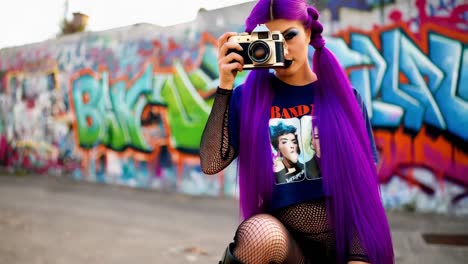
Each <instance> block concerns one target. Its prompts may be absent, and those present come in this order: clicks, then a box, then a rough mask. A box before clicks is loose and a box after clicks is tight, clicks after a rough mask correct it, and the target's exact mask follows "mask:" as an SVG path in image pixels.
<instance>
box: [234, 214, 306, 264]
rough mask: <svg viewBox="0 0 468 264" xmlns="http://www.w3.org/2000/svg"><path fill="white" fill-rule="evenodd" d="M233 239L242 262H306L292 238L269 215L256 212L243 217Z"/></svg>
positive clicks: (250, 263) (247, 263) (256, 263)
mask: <svg viewBox="0 0 468 264" xmlns="http://www.w3.org/2000/svg"><path fill="white" fill-rule="evenodd" d="M234 240H235V241H234V242H235V244H236V247H235V248H234V252H233V254H234V256H236V258H237V259H239V260H240V261H241V262H242V263H245V264H262V263H263V264H270V263H275V264H276V263H277V264H280V263H288V264H289V263H290V264H302V263H305V262H304V257H303V256H302V253H301V250H300V248H299V247H298V245H297V244H296V242H295V241H294V239H293V238H292V237H291V235H290V234H289V232H288V231H287V230H286V228H285V227H284V226H283V224H281V222H280V221H278V220H277V219H276V218H274V217H273V216H271V215H267V214H259V215H255V216H253V217H251V218H249V219H247V220H246V221H244V222H243V223H242V224H241V225H240V226H239V228H238V229H237V233H236V236H235V238H234Z"/></svg>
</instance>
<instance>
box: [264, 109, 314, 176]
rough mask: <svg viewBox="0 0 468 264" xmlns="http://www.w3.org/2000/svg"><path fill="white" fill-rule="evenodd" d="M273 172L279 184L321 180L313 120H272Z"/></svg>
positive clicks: (305, 117)
mask: <svg viewBox="0 0 468 264" xmlns="http://www.w3.org/2000/svg"><path fill="white" fill-rule="evenodd" d="M269 128H270V142H271V148H272V154H273V157H272V158H273V172H274V173H275V176H276V183H277V184H286V183H293V182H300V181H303V180H313V179H316V178H318V177H319V175H320V174H319V171H318V168H317V164H316V161H315V160H314V157H315V156H316V155H315V154H316V152H315V149H314V144H313V140H312V139H313V137H312V117H311V116H303V117H301V118H300V119H299V118H289V119H281V118H274V119H270V123H269Z"/></svg>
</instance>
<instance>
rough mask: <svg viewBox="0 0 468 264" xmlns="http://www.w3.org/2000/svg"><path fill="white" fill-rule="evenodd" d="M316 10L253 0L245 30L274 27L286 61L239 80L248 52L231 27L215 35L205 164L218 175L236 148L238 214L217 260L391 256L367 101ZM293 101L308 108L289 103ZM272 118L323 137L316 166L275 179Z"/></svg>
mask: <svg viewBox="0 0 468 264" xmlns="http://www.w3.org/2000/svg"><path fill="white" fill-rule="evenodd" d="M318 17H319V14H318V12H317V10H315V9H314V8H313V7H311V6H307V4H306V2H305V1H304V0H275V1H273V0H260V1H258V2H257V4H256V5H255V6H254V8H253V10H252V12H251V13H250V15H249V16H248V18H247V20H246V30H245V31H246V32H252V30H253V29H254V28H255V27H256V26H257V25H258V24H266V26H267V27H268V28H269V29H270V30H271V31H276V30H277V31H280V32H281V33H282V34H283V36H284V38H285V40H286V44H287V45H286V46H287V51H286V52H285V59H286V67H284V68H275V70H274V73H271V72H270V70H269V69H262V70H253V71H251V72H250V73H249V75H248V77H247V79H246V81H245V83H244V84H242V85H240V86H239V87H237V88H236V89H233V88H234V87H233V84H234V80H235V77H236V73H237V72H238V71H241V70H242V66H243V63H244V61H243V58H242V56H240V55H239V54H238V53H235V52H228V51H229V50H232V49H237V50H241V49H242V47H241V46H240V45H239V44H238V43H236V42H232V41H228V39H229V37H230V36H233V35H235V34H236V33H226V34H224V35H223V36H221V37H220V38H219V39H218V45H219V46H218V48H219V53H218V56H219V59H218V66H219V71H220V84H219V87H218V90H217V94H216V98H215V102H214V104H213V109H212V112H211V114H210V117H209V119H208V122H207V124H206V127H205V131H204V133H203V137H202V142H201V154H200V156H201V167H202V170H203V171H204V172H205V173H207V174H214V173H217V172H219V171H221V170H222V169H224V168H225V167H226V166H228V165H229V164H230V163H231V161H232V160H233V159H234V158H236V157H238V174H239V188H240V189H239V190H240V194H239V200H240V209H241V213H242V217H243V219H244V221H243V222H242V223H241V224H240V225H239V227H238V229H237V231H236V234H235V237H234V242H233V243H231V244H230V245H229V246H228V248H227V249H226V252H225V255H224V256H223V259H222V261H221V262H220V263H246V264H250V263H294V264H297V263H353V264H355V263H376V264H382V263H383V264H386V263H394V256H393V248H392V242H391V236H390V230H389V226H388V222H387V219H386V215H385V211H384V208H383V206H382V203H381V199H380V196H379V190H378V178H377V171H376V166H375V163H374V162H375V156H376V155H375V145H374V142H373V137H372V132H371V129H370V125H369V120H368V118H367V114H366V109H365V106H364V104H363V103H362V99H361V98H360V96H359V94H357V92H356V91H354V90H353V89H352V88H351V85H350V83H349V81H348V79H347V77H346V75H345V73H344V72H343V69H342V68H341V66H340V64H339V63H338V61H337V60H336V58H335V57H334V55H333V54H332V53H331V52H330V51H329V50H328V49H327V48H326V47H325V41H324V39H323V38H322V35H321V33H322V30H323V28H322V25H321V24H320V22H319V21H318ZM309 45H312V46H313V47H314V48H315V53H314V57H313V70H312V69H311V67H310V65H309V61H308V47H309ZM311 106H313V107H311ZM298 107H302V109H308V111H292V110H293V109H298ZM311 116H312V117H313V118H311ZM277 118H280V119H284V120H285V121H288V122H295V123H296V124H298V125H297V126H296V127H307V126H308V127H307V128H308V130H309V131H314V135H313V138H314V144H315V145H316V144H318V142H320V146H316V147H315V149H317V150H319V151H318V152H320V154H319V157H318V156H317V153H316V154H315V155H316V156H315V157H314V159H311V160H313V162H314V165H315V166H306V167H307V169H306V174H309V176H308V177H307V179H308V180H304V181H299V182H291V183H288V184H280V183H279V182H277V181H276V179H275V174H274V169H273V168H274V166H273V165H274V164H273V159H274V154H273V151H272V147H271V146H272V143H271V142H270V135H269V133H270V131H269V126H270V124H271V122H272V120H274V119H277ZM312 120H313V122H312ZM311 127H312V129H311ZM240 132H242V133H240ZM298 134H300V133H298ZM318 135H320V140H318V138H316V137H317V136H318ZM373 150H374V153H373ZM373 157H374V158H373ZM312 167H313V168H315V171H314V169H309V168H312ZM317 168H319V169H317Z"/></svg>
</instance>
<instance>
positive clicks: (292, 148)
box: [278, 133, 299, 166]
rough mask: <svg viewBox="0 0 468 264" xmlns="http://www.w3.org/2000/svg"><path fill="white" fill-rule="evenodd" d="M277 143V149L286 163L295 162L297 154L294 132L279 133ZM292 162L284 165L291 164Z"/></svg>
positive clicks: (297, 157)
mask: <svg viewBox="0 0 468 264" xmlns="http://www.w3.org/2000/svg"><path fill="white" fill-rule="evenodd" d="M278 143H279V144H278V149H279V151H280V153H281V155H282V156H283V158H285V159H286V160H287V162H288V163H292V164H294V163H297V160H298V159H299V154H298V147H297V139H296V136H294V134H292V133H289V134H284V135H281V136H279V140H278ZM292 164H285V165H286V166H288V165H291V166H292Z"/></svg>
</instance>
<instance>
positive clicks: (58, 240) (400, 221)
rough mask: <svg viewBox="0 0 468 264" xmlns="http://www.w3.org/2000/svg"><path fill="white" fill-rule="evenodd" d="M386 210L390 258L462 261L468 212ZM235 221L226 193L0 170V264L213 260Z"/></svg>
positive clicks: (467, 254) (467, 247) (467, 248)
mask: <svg viewBox="0 0 468 264" xmlns="http://www.w3.org/2000/svg"><path fill="white" fill-rule="evenodd" d="M387 215H388V219H389V222H390V226H391V231H392V236H393V243H394V248H395V255H396V263H402V264H407V263H424V264H436V263H438V264H439V263H443V264H457V263H468V243H467V236H466V235H468V217H459V216H458V217H455V216H444V215H437V214H421V213H414V212H402V211H387ZM238 223H239V218H238V206H237V201H236V200H233V199H231V198H214V197H198V196H197V197H194V196H186V195H182V194H175V193H167V192H161V191H157V190H143V189H134V188H129V187H124V186H112V185H104V184H96V183H89V182H77V181H74V180H71V179H68V178H64V177H53V176H44V175H25V176H14V175H9V174H5V173H1V172H0V264H78V263H79V264H82V263H87V264H94V263H96V264H107V263H109V264H110V263H112V264H120V263H122V264H137V263H138V264H147V263H148V264H149V263H161V264H165V263H168V264H182V263H184V264H186V263H213V264H214V263H217V261H218V260H219V258H220V256H221V254H222V252H223V250H224V249H225V247H226V245H227V243H228V242H230V241H231V240H232V237H233V235H234V232H235V229H236V227H237V225H238ZM427 233H432V234H439V235H440V234H445V235H449V238H448V239H445V242H446V243H456V245H447V244H440V243H439V244H433V243H427V242H426V240H425V239H424V237H423V235H424V234H427ZM454 235H465V236H462V237H458V238H455V237H454ZM439 240H440V241H439V242H441V241H442V242H444V241H443V240H441V239H439Z"/></svg>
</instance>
